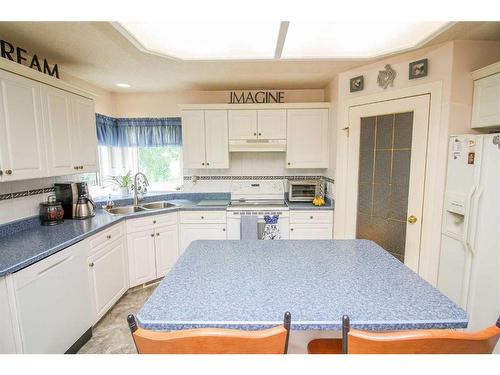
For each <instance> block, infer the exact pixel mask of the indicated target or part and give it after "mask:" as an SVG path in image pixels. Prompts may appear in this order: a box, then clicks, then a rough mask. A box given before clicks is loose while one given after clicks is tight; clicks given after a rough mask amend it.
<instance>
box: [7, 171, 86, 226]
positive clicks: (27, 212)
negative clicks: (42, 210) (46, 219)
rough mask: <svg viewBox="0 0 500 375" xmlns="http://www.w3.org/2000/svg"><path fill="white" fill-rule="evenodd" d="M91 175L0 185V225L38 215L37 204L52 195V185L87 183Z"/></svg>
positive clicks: (38, 179)
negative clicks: (75, 182)
mask: <svg viewBox="0 0 500 375" xmlns="http://www.w3.org/2000/svg"><path fill="white" fill-rule="evenodd" d="M89 175H91V174H76V175H68V176H58V177H46V178H36V179H32V180H22V181H12V182H2V183H0V224H5V223H8V222H11V221H14V220H19V219H24V218H26V217H31V216H34V215H38V210H39V204H40V203H41V202H43V201H46V200H47V197H48V196H49V195H51V194H54V183H56V182H67V181H87V180H88V179H89Z"/></svg>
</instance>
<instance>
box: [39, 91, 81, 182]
mask: <svg viewBox="0 0 500 375" xmlns="http://www.w3.org/2000/svg"><path fill="white" fill-rule="evenodd" d="M42 112H43V121H44V128H45V139H46V140H47V159H48V164H49V165H48V168H49V174H50V175H52V176H61V175H65V174H72V173H75V166H76V164H75V163H73V146H72V142H73V139H72V134H71V133H72V132H73V131H76V129H73V115H72V112H71V94H69V93H68V92H66V91H63V90H59V89H56V88H54V87H50V86H42Z"/></svg>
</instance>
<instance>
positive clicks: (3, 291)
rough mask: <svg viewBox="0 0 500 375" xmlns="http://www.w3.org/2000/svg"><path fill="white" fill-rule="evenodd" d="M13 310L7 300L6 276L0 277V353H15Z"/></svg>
mask: <svg viewBox="0 0 500 375" xmlns="http://www.w3.org/2000/svg"><path fill="white" fill-rule="evenodd" d="M14 313H15V310H14V307H13V306H12V304H11V301H9V291H8V289H7V277H0V317H1V319H0V332H2V334H1V335H0V354H15V353H17V352H18V350H17V348H16V335H15V328H14V327H15V326H14V321H15V319H16V318H15V316H14Z"/></svg>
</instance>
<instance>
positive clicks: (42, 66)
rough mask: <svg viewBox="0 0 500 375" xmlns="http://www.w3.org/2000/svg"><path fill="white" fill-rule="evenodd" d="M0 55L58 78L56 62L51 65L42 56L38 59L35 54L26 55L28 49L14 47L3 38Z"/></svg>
mask: <svg viewBox="0 0 500 375" xmlns="http://www.w3.org/2000/svg"><path fill="white" fill-rule="evenodd" d="M0 55H1V56H2V57H3V58H4V59H8V60H10V61H14V62H17V63H18V64H21V65H26V66H28V67H30V68H31V69H36V70H38V71H39V72H41V73H45V74H47V75H49V76H51V77H56V78H59V69H58V68H57V64H54V65H53V66H52V67H51V66H50V64H49V62H48V61H47V60H46V59H45V58H44V59H43V60H40V59H39V58H38V56H37V55H36V54H33V55H32V56H29V55H28V51H27V50H25V49H24V48H21V47H16V46H14V45H13V44H12V43H9V42H7V41H5V40H0Z"/></svg>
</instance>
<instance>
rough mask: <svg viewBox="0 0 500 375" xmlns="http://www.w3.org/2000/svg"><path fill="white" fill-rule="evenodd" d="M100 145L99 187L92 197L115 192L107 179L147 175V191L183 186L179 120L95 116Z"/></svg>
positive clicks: (115, 187) (170, 189)
mask: <svg viewBox="0 0 500 375" xmlns="http://www.w3.org/2000/svg"><path fill="white" fill-rule="evenodd" d="M96 123H97V138H98V142H99V146H98V152H99V175H98V186H95V187H93V188H92V190H91V192H92V194H93V195H94V196H97V195H100V196H103V195H106V194H110V193H113V192H116V191H117V190H120V189H119V188H117V186H116V185H113V184H112V183H110V178H111V177H115V179H120V178H121V177H122V176H124V175H126V174H127V173H128V172H130V175H131V177H133V175H134V174H135V173H137V172H138V171H141V172H143V173H144V174H146V176H147V177H148V180H149V183H150V185H149V187H148V190H149V191H172V190H176V189H178V188H179V187H180V186H181V185H182V165H181V164H182V162H181V160H182V147H181V143H182V135H181V134H182V132H181V124H180V118H133V119H123V118H121V119H114V118H111V117H108V116H103V115H99V114H97V115H96Z"/></svg>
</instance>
